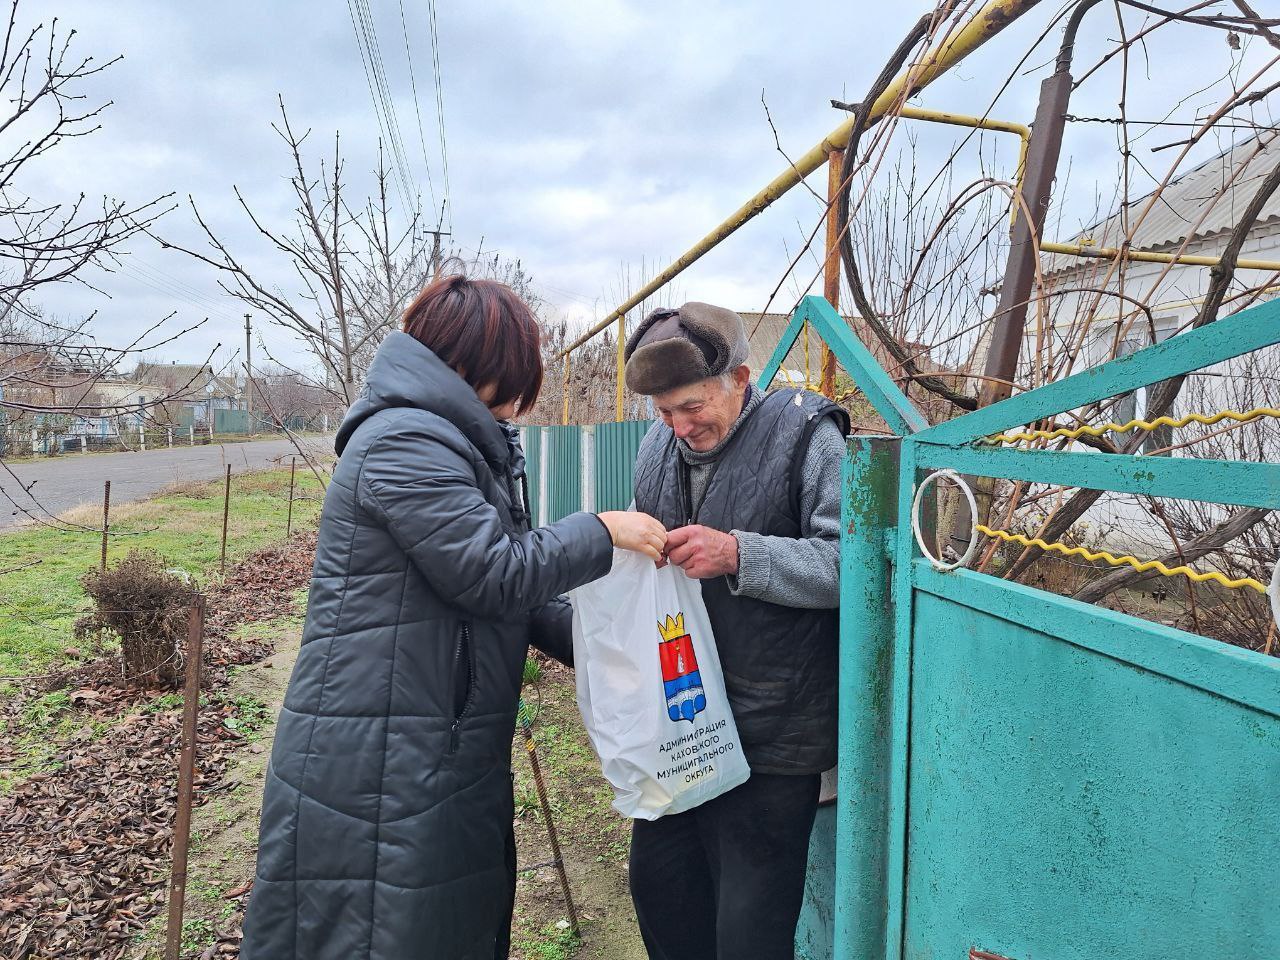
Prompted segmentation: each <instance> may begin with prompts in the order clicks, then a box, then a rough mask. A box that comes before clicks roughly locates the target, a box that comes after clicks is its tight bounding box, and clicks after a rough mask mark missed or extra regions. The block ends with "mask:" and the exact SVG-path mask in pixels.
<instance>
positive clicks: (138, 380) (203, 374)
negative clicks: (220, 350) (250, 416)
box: [129, 363, 244, 427]
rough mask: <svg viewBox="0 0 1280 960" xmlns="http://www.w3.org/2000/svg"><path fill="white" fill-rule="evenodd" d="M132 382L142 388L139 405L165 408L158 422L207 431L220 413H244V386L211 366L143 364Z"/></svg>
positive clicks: (134, 374) (154, 415)
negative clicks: (200, 428) (153, 405)
mask: <svg viewBox="0 0 1280 960" xmlns="http://www.w3.org/2000/svg"><path fill="white" fill-rule="evenodd" d="M129 379H130V381H132V382H133V383H134V384H136V385H138V386H139V388H140V391H139V394H138V402H139V403H142V404H147V403H150V404H160V405H161V407H162V409H163V415H162V414H161V410H160V409H156V410H155V412H154V413H153V414H152V419H155V420H165V419H167V420H168V421H169V422H171V423H175V424H181V425H183V426H192V425H193V426H196V427H207V426H208V425H209V424H210V423H211V422H213V420H214V419H215V416H216V411H218V410H242V409H244V391H243V389H242V385H241V384H240V383H239V382H237V381H236V379H235V378H234V377H230V376H223V375H221V374H218V373H216V372H215V371H214V370H213V368H212V367H211V366H209V365H208V364H196V363H139V364H138V365H137V367H136V368H134V371H133V374H132V375H131V376H130V378H129Z"/></svg>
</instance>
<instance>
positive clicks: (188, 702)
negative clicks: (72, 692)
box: [164, 597, 204, 960]
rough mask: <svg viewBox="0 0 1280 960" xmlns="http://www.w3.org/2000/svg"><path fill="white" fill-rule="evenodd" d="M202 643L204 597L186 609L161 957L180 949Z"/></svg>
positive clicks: (172, 956) (170, 957) (170, 958)
mask: <svg viewBox="0 0 1280 960" xmlns="http://www.w3.org/2000/svg"><path fill="white" fill-rule="evenodd" d="M203 645H204V598H203V597H197V598H196V600H195V602H194V603H193V604H192V605H191V608H190V609H189V611H188V613H187V673H186V686H185V687H184V689H183V693H182V754H181V756H180V757H179V759H178V812H177V816H176V818H175V820H174V824H173V868H172V871H171V872H170V874H169V927H168V934H167V937H166V938H165V948H164V956H165V960H178V956H179V954H180V953H181V952H182V906H183V900H184V898H185V897H186V892H187V841H188V840H189V838H190V835H191V797H192V793H193V792H194V790H195V774H196V720H197V719H198V717H199V711H200V658H201V656H202V650H201V648H202V647H203Z"/></svg>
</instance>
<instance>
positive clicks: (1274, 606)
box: [1267, 557, 1280, 627]
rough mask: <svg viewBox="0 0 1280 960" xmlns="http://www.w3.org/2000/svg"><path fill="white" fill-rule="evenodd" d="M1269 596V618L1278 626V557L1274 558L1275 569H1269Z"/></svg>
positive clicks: (1279, 580)
mask: <svg viewBox="0 0 1280 960" xmlns="http://www.w3.org/2000/svg"><path fill="white" fill-rule="evenodd" d="M1267 596H1268V597H1270V598H1271V619H1272V620H1274V621H1275V623H1276V626H1277V627H1280V557H1277V558H1276V566H1275V569H1274V570H1272V571H1271V586H1270V587H1269V588H1268V589H1267Z"/></svg>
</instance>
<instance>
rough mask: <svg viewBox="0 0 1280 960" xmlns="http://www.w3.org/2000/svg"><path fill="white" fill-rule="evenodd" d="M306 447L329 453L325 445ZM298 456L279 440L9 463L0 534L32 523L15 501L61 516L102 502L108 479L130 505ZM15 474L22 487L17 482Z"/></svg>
mask: <svg viewBox="0 0 1280 960" xmlns="http://www.w3.org/2000/svg"><path fill="white" fill-rule="evenodd" d="M307 442H308V445H313V444H314V445H316V446H321V447H327V448H330V449H331V446H330V442H329V441H327V440H323V439H317V440H311V439H309V440H308V441H307ZM295 453H296V450H295V449H294V446H293V444H292V443H290V442H289V440H287V439H276V440H253V441H250V442H249V443H228V444H217V445H214V446H206V447H174V448H173V449H172V450H168V449H166V450H149V451H147V452H146V453H87V454H67V455H65V456H60V457H51V458H49V459H48V460H38V461H28V462H25V463H17V464H12V465H9V464H5V465H4V467H0V530H3V529H5V528H7V527H14V526H18V525H20V524H24V523H29V522H30V520H29V519H28V518H27V517H26V516H25V515H24V514H23V513H22V512H21V511H19V510H17V509H16V508H15V507H14V505H13V502H12V501H13V500H16V501H17V502H18V504H19V506H21V507H22V509H23V510H29V511H31V512H33V513H35V514H37V515H38V516H43V515H44V514H43V513H41V512H40V511H39V510H38V508H36V507H35V505H34V504H33V502H32V496H34V497H35V498H36V499H37V500H39V503H40V505H41V506H42V507H44V508H45V509H46V510H48V511H49V512H50V513H54V514H58V513H61V512H62V511H64V510H70V509H71V508H72V507H76V506H79V505H80V504H82V503H101V502H102V484H103V481H104V480H110V481H111V502H112V503H131V502H133V501H135V500H143V499H146V498H147V497H149V496H151V495H152V494H154V493H156V492H157V491H159V490H162V489H164V488H165V487H167V486H169V484H171V483H177V482H179V481H187V480H213V479H216V478H217V477H221V476H223V475H225V473H226V470H227V467H226V465H227V464H228V463H229V464H231V472H232V473H248V472H250V471H253V470H264V469H267V468H269V467H273V466H278V465H279V462H280V460H281V458H283V462H284V463H285V464H287V463H288V462H289V457H290V456H292V455H294V454H295ZM10 471H12V473H11V472H10ZM15 475H16V476H17V477H18V481H21V482H20V483H19V482H18V481H15V480H14V476H15ZM32 481H35V485H34V486H32V487H31V494H30V495H28V494H25V493H23V492H22V487H25V486H28V485H30V484H31V482H32ZM11 498H12V499H11ZM15 513H16V516H15V515H14V514H15Z"/></svg>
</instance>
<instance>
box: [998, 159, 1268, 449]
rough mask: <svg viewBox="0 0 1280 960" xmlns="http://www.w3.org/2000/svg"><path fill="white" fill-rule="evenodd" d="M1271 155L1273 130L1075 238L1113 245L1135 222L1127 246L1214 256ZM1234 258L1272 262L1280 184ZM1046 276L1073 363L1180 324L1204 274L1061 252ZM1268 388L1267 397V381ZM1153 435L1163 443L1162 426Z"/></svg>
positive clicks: (1199, 295)
mask: <svg viewBox="0 0 1280 960" xmlns="http://www.w3.org/2000/svg"><path fill="white" fill-rule="evenodd" d="M1277 163H1280V144H1277V143H1276V141H1275V137H1274V135H1273V136H1272V137H1271V138H1270V139H1268V140H1266V141H1263V140H1259V139H1248V140H1245V141H1243V142H1242V143H1239V144H1236V145H1235V146H1233V147H1231V148H1229V149H1228V150H1226V151H1224V152H1223V153H1221V154H1219V155H1218V156H1216V157H1213V158H1212V159H1210V160H1206V161H1205V162H1204V163H1202V164H1200V165H1199V166H1198V167H1196V168H1195V169H1193V170H1191V171H1190V172H1188V173H1187V174H1185V175H1184V176H1182V177H1180V178H1179V179H1177V180H1175V181H1172V182H1171V183H1170V184H1169V185H1168V186H1167V187H1166V188H1165V189H1164V190H1163V191H1162V192H1161V194H1160V195H1159V196H1158V197H1155V198H1154V200H1153V195H1152V194H1149V195H1148V196H1146V197H1143V198H1141V199H1138V200H1134V201H1132V202H1130V203H1128V204H1127V205H1126V206H1125V207H1124V208H1122V209H1120V210H1116V211H1115V212H1113V213H1112V214H1111V215H1109V216H1108V217H1106V218H1105V219H1103V220H1101V221H1100V222H1098V223H1096V224H1094V225H1093V226H1092V227H1089V228H1088V229H1086V230H1084V231H1082V232H1081V233H1080V235H1079V236H1077V237H1076V238H1075V241H1074V242H1075V243H1079V244H1081V245H1083V246H1093V247H1111V248H1114V247H1119V246H1121V245H1122V244H1123V242H1124V237H1125V232H1126V228H1127V227H1128V226H1129V225H1130V224H1132V223H1135V222H1137V224H1138V225H1137V227H1136V229H1134V230H1133V234H1132V240H1131V242H1130V244H1129V246H1130V249H1131V250H1134V251H1151V252H1157V253H1170V254H1172V253H1182V254H1189V255H1195V256H1209V257H1218V256H1221V254H1222V252H1223V250H1224V249H1225V247H1226V244H1227V240H1228V238H1229V237H1230V234H1231V231H1232V230H1233V229H1234V227H1235V226H1236V224H1237V222H1239V220H1240V218H1241V216H1242V214H1243V213H1244V210H1245V208H1246V207H1247V206H1248V205H1249V203H1250V202H1251V201H1252V200H1253V198H1254V196H1255V194H1256V193H1257V192H1258V188H1259V186H1260V185H1261V183H1262V181H1263V180H1264V179H1265V178H1266V177H1267V176H1268V175H1269V174H1270V173H1271V172H1272V170H1273V169H1274V168H1275V166H1276V164H1277ZM1148 207H1149V208H1150V209H1149V211H1148ZM1144 211H1147V212H1146V213H1145V215H1144ZM1139 218H1141V220H1140V222H1139ZM1240 257H1241V259H1260V260H1271V261H1280V193H1277V194H1273V195H1272V196H1271V198H1270V199H1269V200H1268V201H1267V202H1266V204H1265V205H1264V206H1263V208H1262V212H1261V215H1260V216H1259V217H1258V219H1257V221H1256V222H1255V224H1254V226H1253V227H1252V229H1250V231H1249V234H1248V237H1247V239H1246V240H1245V243H1244V247H1243V248H1242V250H1241V252H1240ZM1044 276H1045V282H1046V285H1047V287H1048V290H1049V293H1050V294H1051V295H1052V297H1053V299H1052V301H1051V302H1052V311H1051V314H1050V316H1051V319H1052V321H1053V327H1052V334H1051V335H1052V336H1054V337H1056V338H1058V339H1060V340H1067V339H1072V340H1074V341H1076V342H1078V343H1079V344H1080V347H1081V350H1080V355H1079V357H1078V359H1077V361H1076V363H1075V369H1077V370H1080V369H1084V368H1086V367H1091V366H1095V365H1097V364H1099V363H1102V362H1105V361H1106V360H1109V359H1111V358H1112V357H1116V356H1124V355H1127V354H1130V353H1134V352H1136V351H1138V350H1141V349H1142V348H1144V347H1147V346H1150V345H1152V344H1153V343H1159V342H1160V341H1162V340H1166V339H1168V338H1169V337H1171V336H1174V335H1176V334H1177V333H1178V332H1179V331H1182V330H1185V329H1186V328H1187V327H1188V326H1189V325H1190V324H1191V322H1192V321H1193V320H1194V318H1195V316H1196V314H1197V313H1198V311H1199V310H1200V307H1201V305H1202V303H1203V301H1204V296H1205V293H1206V291H1207V289H1208V286H1209V283H1210V280H1211V277H1210V268H1209V267H1206V266H1198V265H1191V264H1166V263H1144V262H1139V261H1130V262H1128V263H1126V264H1124V267H1123V270H1119V269H1116V268H1115V266H1114V263H1113V261H1111V260H1103V259H1093V258H1089V259H1086V258H1082V257H1072V256H1067V255H1054V256H1049V257H1046V258H1045V262H1044ZM1237 278H1238V279H1237V280H1236V282H1235V284H1234V285H1233V289H1234V290H1236V291H1243V290H1244V289H1245V288H1246V287H1252V286H1256V285H1257V284H1258V282H1259V281H1260V280H1264V279H1265V278H1266V274H1264V273H1260V272H1258V271H1256V270H1248V271H1246V270H1237ZM1241 278H1243V282H1242V279H1241ZM1274 296H1275V291H1274V290H1268V291H1266V292H1264V293H1263V294H1262V295H1261V296H1260V297H1259V298H1258V299H1257V300H1254V301H1251V302H1261V301H1262V300H1267V299H1270V298H1272V297H1274ZM1135 303H1142V304H1146V306H1147V307H1148V308H1149V311H1150V314H1149V316H1148V315H1147V314H1146V312H1145V311H1142V310H1136V309H1135ZM1095 304H1096V306H1095ZM1243 305H1244V304H1242V303H1236V304H1233V303H1232V298H1231V296H1230V295H1228V299H1227V302H1226V303H1225V304H1224V306H1223V308H1222V311H1221V314H1222V315H1226V314H1229V313H1231V312H1234V311H1235V310H1237V309H1240V307H1241V306H1243ZM1033 337H1034V333H1033V332H1031V331H1030V330H1028V348H1027V349H1026V350H1025V351H1024V353H1025V355H1030V354H1031V353H1032V352H1033V348H1032V347H1031V346H1030V342H1031V340H1032V339H1033ZM1213 372H1214V371H1207V373H1210V374H1211V373H1213ZM1217 372H1222V371H1221V370H1219V371H1217ZM1271 390H1272V397H1271V399H1272V400H1274V399H1275V395H1274V390H1275V388H1274V385H1273V386H1272V387H1271ZM1197 392H1198V393H1201V394H1205V395H1204V396H1203V398H1202V399H1203V400H1204V402H1206V403H1211V404H1216V405H1218V406H1231V405H1232V404H1234V403H1236V402H1237V400H1238V398H1236V397H1234V396H1232V395H1231V393H1230V392H1229V391H1228V390H1227V389H1226V388H1224V389H1223V390H1221V391H1216V392H1215V391H1212V390H1210V391H1207V394H1206V392H1205V391H1197ZM1146 402H1147V397H1146V390H1139V391H1136V392H1135V393H1133V394H1130V395H1129V396H1128V397H1125V398H1123V399H1122V401H1121V402H1120V403H1118V404H1117V405H1116V408H1115V410H1114V411H1113V413H1114V414H1115V419H1124V420H1130V419H1134V418H1135V417H1141V416H1142V415H1143V412H1144V411H1145V409H1146ZM1185 405H1186V404H1185V402H1184V403H1183V404H1182V406H1184V407H1185ZM1271 405H1273V406H1274V403H1273V404H1271ZM1182 412H1187V411H1185V410H1184V411H1182ZM1154 439H1155V442H1157V443H1160V444H1163V445H1167V439H1168V434H1167V432H1165V433H1163V434H1161V435H1158V436H1156V437H1155V438H1154Z"/></svg>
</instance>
